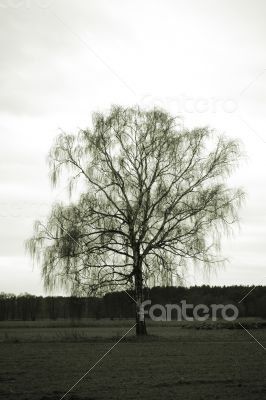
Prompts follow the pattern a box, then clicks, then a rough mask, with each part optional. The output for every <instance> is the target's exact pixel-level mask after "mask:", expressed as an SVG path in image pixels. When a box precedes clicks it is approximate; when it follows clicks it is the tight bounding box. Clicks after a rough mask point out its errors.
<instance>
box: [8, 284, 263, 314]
mask: <svg viewBox="0 0 266 400" xmlns="http://www.w3.org/2000/svg"><path fill="white" fill-rule="evenodd" d="M251 289H252V287H247V286H224V287H219V286H215V287H210V286H194V287H190V288H185V287H172V286H171V287H153V288H151V289H148V288H145V298H146V299H149V300H151V304H162V305H165V304H180V301H181V300H186V302H187V303H190V304H193V305H197V304H206V305H208V306H209V305H211V304H229V303H230V304H234V305H236V306H237V307H238V309H239V316H240V317H261V318H266V286H258V287H256V288H255V289H254V290H252V291H251ZM249 291H251V292H250V293H249ZM248 293H249V294H248ZM129 294H131V295H132V296H133V293H132V292H130V291H129ZM247 294H248V296H246V295H247ZM244 296H246V297H245V298H244V299H243V297H244ZM241 299H243V300H242V301H241V302H240V303H239V301H240V300H241ZM134 317H135V307H134V302H133V300H132V299H131V298H130V297H129V296H128V294H127V293H125V292H113V293H107V294H106V295H104V296H103V297H63V296H56V297H51V296H47V297H42V296H33V295H30V294H22V295H18V296H16V295H14V294H6V293H0V320H1V321H4V320H22V321H29V320H31V321H35V320H40V319H51V320H56V319H81V318H95V319H101V318H110V319H115V318H134Z"/></svg>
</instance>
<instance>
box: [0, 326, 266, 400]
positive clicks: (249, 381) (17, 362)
mask: <svg viewBox="0 0 266 400" xmlns="http://www.w3.org/2000/svg"><path fill="white" fill-rule="evenodd" d="M133 323H134V322H133V321H110V322H107V321H105V322H104V321H94V326H91V327H89V328H88V327H85V326H83V327H78V326H76V327H69V326H65V327H64V326H62V324H61V323H60V324H61V326H60V324H59V323H57V325H56V321H54V322H53V323H52V325H51V326H50V327H47V324H46V326H45V324H44V323H43V325H42V327H41V324H39V327H38V323H37V325H36V324H35V326H37V327H36V328H35V329H31V328H26V327H25V324H26V323H24V326H23V323H21V324H20V327H18V325H19V324H16V327H15V326H14V325H13V326H11V325H12V324H7V323H5V324H2V323H1V329H0V340H1V343H0V399H6V400H15V399H16V400H17V399H19V400H20V399H21V400H41V399H42V400H45V399H46V400H53V399H58V400H59V399H60V398H61V397H62V395H63V394H64V393H65V392H66V391H67V390H68V389H69V387H70V386H72V385H73V384H74V383H75V382H76V381H77V380H78V379H79V378H80V377H81V376H82V375H83V374H84V373H85V372H86V371H88V370H89V368H90V367H91V366H93V365H94V363H95V362H96V361H97V360H98V359H99V358H100V357H101V356H102V355H103V354H104V353H105V352H106V351H107V350H108V349H109V348H110V347H111V346H113V345H114V344H115V343H116V340H118V338H119V337H121V336H122V334H123V333H125V332H126V331H127V330H128V329H129V327H130V326H132V325H133ZM14 324H15V323H14ZM30 324H31V323H30ZM97 324H98V325H97ZM76 325H78V324H76ZM150 325H151V326H149V333H150V336H149V337H147V338H144V339H136V338H134V336H133V333H134V332H133V331H132V334H129V337H128V338H127V339H125V340H123V341H122V342H120V343H119V344H118V345H117V346H115V348H114V349H113V350H112V351H111V353H109V354H108V355H107V356H106V357H105V358H104V359H103V360H102V361H101V362H100V363H99V364H98V365H96V367H95V368H94V369H93V370H92V371H91V372H90V373H89V374H88V375H87V376H86V377H85V378H84V380H83V381H82V382H80V384H79V385H78V386H77V387H76V388H75V390H74V391H73V392H72V394H71V395H68V396H66V399H72V400H74V399H76V400H85V399H87V400H93V399H95V400H102V399H125V400H129V399H147V400H150V399H153V400H154V399H164V398H167V399H182V400H187V399H188V400H190V399H197V400H199V399H202V400H203V399H204V400H206V399H227V400H231V399H232V400H233V399H234V400H235V399H244V400H245V399H251V400H253V399H254V400H257V399H260V400H261V399H263V398H265V397H266V379H265V378H266V376H265V375H266V372H265V371H266V352H265V350H264V349H263V348H262V347H261V346H260V345H259V344H258V343H256V341H255V340H253V339H252V338H251V337H250V336H249V335H248V334H247V333H246V332H245V331H244V330H242V329H209V330H204V329H180V328H178V327H177V326H176V324H172V325H171V324H170V325H167V326H164V324H162V323H158V324H156V323H153V324H150ZM250 332H251V334H252V335H254V336H255V337H256V338H257V340H259V341H260V342H261V343H262V344H263V345H264V346H265V347H266V330H265V329H257V330H251V331H250Z"/></svg>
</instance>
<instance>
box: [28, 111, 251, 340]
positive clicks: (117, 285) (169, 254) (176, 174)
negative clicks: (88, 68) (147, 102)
mask: <svg viewBox="0 0 266 400" xmlns="http://www.w3.org/2000/svg"><path fill="white" fill-rule="evenodd" d="M92 125H93V126H92V129H85V130H81V131H80V132H79V133H78V134H77V135H70V134H66V133H62V134H60V135H59V136H58V137H57V139H56V142H55V144H54V146H53V147H52V149H51V151H50V154H49V162H50V168H51V180H52V183H53V184H54V185H56V184H57V183H58V181H59V179H60V177H61V174H62V173H63V172H64V171H67V172H68V173H69V174H70V183H69V190H70V193H71V192H72V191H73V189H74V187H76V186H75V184H77V182H79V183H80V188H81V192H82V194H81V195H80V198H79V200H78V201H77V202H75V203H74V202H72V203H70V204H69V205H63V204H57V205H55V206H54V207H53V209H52V211H51V214H50V216H49V217H48V220H47V224H46V225H43V224H41V223H40V222H37V223H36V224H35V232H34V236H33V237H32V238H31V239H30V240H29V241H28V242H27V247H28V249H29V250H30V252H31V255H32V256H33V257H36V258H37V259H39V260H40V261H41V266H42V274H43V278H44V283H45V286H46V287H47V288H49V289H50V288H54V287H57V285H62V286H64V287H66V288H67V289H68V290H69V291H71V293H73V294H78V293H86V294H89V293H93V294H95V293H100V294H101V293H104V292H106V291H111V290H113V289H127V288H131V289H132V288H134V293H135V301H136V324H137V325H136V333H137V334H140V335H141V334H146V326H145V320H144V317H143V312H142V308H141V303H142V301H143V286H144V285H147V286H149V285H151V284H152V283H155V282H156V283H157V284H172V281H173V276H174V274H175V275H177V276H180V268H181V266H183V265H185V264H186V262H187V261H188V260H191V259H192V260H194V261H195V262H197V263H198V262H202V263H203V264H204V265H206V266H210V265H212V264H215V263H216V262H218V259H217V257H216V255H215V254H216V252H217V250H218V249H219V241H220V240H219V239H220V233H221V232H222V230H227V229H228V227H230V225H231V224H232V223H233V222H235V221H236V220H237V212H236V211H237V209H238V207H239V205H240V202H241V199H242V197H243V192H242V190H240V189H234V188H229V187H227V185H226V182H225V180H226V178H227V177H228V176H229V174H230V172H231V171H232V169H233V168H234V167H236V166H237V164H238V160H239V157H240V150H239V143H238V142H237V141H235V140H230V139H227V138H225V137H223V136H216V135H215V133H214V132H212V131H211V130H210V129H208V128H196V129H192V130H186V129H182V130H179V129H178V128H177V126H176V119H175V118H173V117H172V116H171V115H169V114H168V113H167V112H165V111H163V110H160V109H153V110H151V111H146V110H141V109H140V108H138V107H133V108H122V107H117V106H116V107H113V108H112V109H111V111H110V112H109V113H108V114H106V115H105V114H101V113H96V114H94V116H93V124H92Z"/></svg>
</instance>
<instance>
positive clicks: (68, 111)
mask: <svg viewBox="0 0 266 400" xmlns="http://www.w3.org/2000/svg"><path fill="white" fill-rule="evenodd" d="M265 18H266V2H265V1H263V0H261V1H260V0H254V1H250V0H248V1H243V0H241V1H240V0H230V1H229V0H223V1H214V0H186V1H180V0H175V1H174V0H173V1H170V0H163V1H158V0H153V1H148V0H142V1H139V0H137V1H136V0H134V1H133V0H131V1H129V0H126V1H125V0H118V1H117V0H106V1H103V0H91V1H89V2H88V1H85V0H75V1H69V0H0V132H1V142H0V159H1V165H0V292H1V291H5V292H12V293H17V294H18V293H22V292H30V293H34V294H43V293H44V291H43V288H42V283H41V279H40V275H39V270H38V268H34V269H33V266H32V261H31V260H30V258H29V256H28V255H26V254H25V249H24V242H25V240H26V239H27V238H28V237H30V236H31V233H32V226H33V222H34V220H36V219H39V218H44V217H45V215H46V214H47V212H48V210H49V208H50V205H51V204H52V203H53V201H55V200H59V199H61V198H63V197H64V196H65V194H64V191H62V188H61V189H60V188H59V189H57V190H52V189H51V187H50V184H49V179H48V167H47V164H46V156H47V153H48V151H49V148H50V147H51V145H52V143H53V140H54V138H55V137H56V135H57V134H58V132H59V129H63V130H65V131H68V132H76V131H77V129H78V128H79V127H82V128H84V127H86V126H88V125H90V117H91V113H92V112H93V111H97V110H106V109H108V108H109V106H110V105H111V104H114V103H115V104H122V105H132V104H139V105H141V106H145V107H148V106H154V105H158V106H161V107H164V108H165V109H166V110H168V111H170V112H171V113H173V114H175V115H180V116H181V117H182V119H181V120H180V121H182V124H184V125H185V126H187V127H194V126H206V125H208V126H210V127H213V128H215V129H216V130H217V131H218V132H220V133H225V134H226V135H229V136H232V137H237V138H239V139H241V140H242V142H243V144H244V147H245V151H246V154H247V157H248V160H247V161H245V162H243V163H242V164H241V167H240V168H239V170H238V172H237V173H236V174H235V175H234V178H233V179H232V180H231V183H232V184H233V185H240V186H243V187H244V188H245V190H246V192H247V199H246V203H245V205H244V207H243V209H242V211H241V214H240V215H241V228H240V230H239V229H238V228H236V229H235V234H234V237H232V238H230V239H226V238H224V240H223V246H222V254H223V255H224V256H225V257H228V258H229V260H230V262H229V263H228V264H227V266H226V267H225V268H224V269H223V270H220V271H218V272H216V273H215V274H210V275H209V276H204V275H203V274H198V273H196V271H194V270H191V271H189V273H188V276H187V283H188V284H190V285H194V284H202V283H206V284H211V285H215V284H219V285H229V284H249V285H253V284H254V285H257V284H266V246H265V245H266V213H265V211H266V188H265V182H266V168H265V153H266V132H265V123H266V114H265V101H266V96H265V89H266V70H265V69H266V53H265V37H266V25H265Z"/></svg>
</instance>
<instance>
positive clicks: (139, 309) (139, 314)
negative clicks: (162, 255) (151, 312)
mask: <svg viewBox="0 0 266 400" xmlns="http://www.w3.org/2000/svg"><path fill="white" fill-rule="evenodd" d="M135 296H136V335H137V336H144V335H147V330H146V324H145V314H144V309H143V306H142V302H143V301H144V298H143V280H142V268H141V263H139V262H138V263H137V265H136V267H135Z"/></svg>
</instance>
